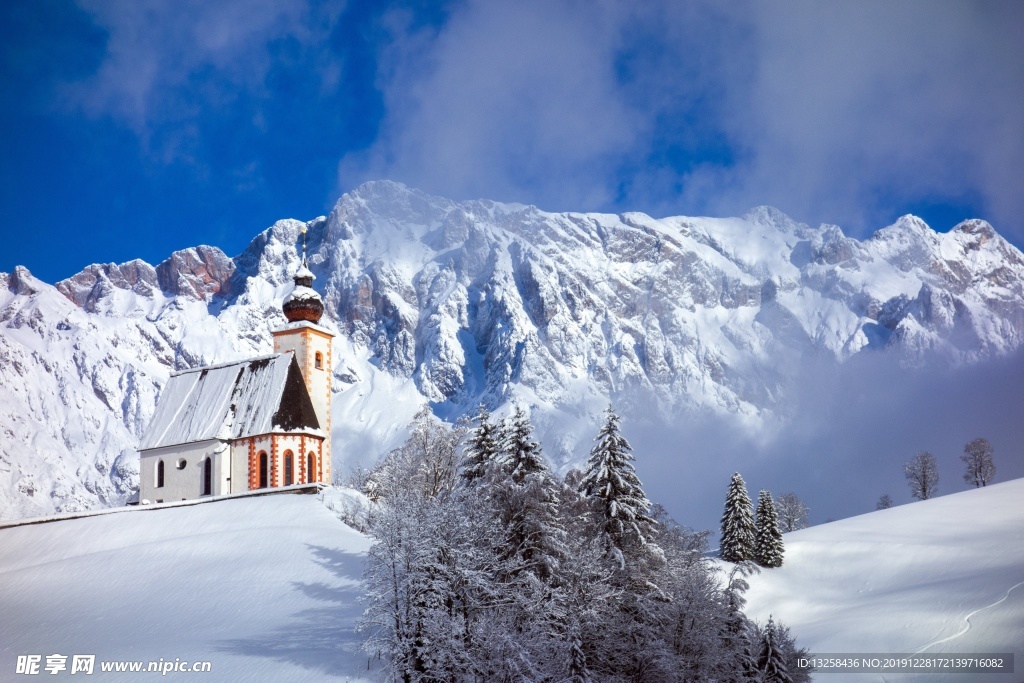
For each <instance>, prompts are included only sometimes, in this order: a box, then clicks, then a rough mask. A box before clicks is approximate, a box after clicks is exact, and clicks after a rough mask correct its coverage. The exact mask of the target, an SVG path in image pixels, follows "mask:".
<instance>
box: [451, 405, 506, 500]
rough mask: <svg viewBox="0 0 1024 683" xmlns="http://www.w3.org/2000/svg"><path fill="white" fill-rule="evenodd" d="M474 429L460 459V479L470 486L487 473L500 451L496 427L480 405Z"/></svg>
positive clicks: (485, 409) (484, 408)
mask: <svg viewBox="0 0 1024 683" xmlns="http://www.w3.org/2000/svg"><path fill="white" fill-rule="evenodd" d="M476 423H477V424H476V427H475V428H474V429H473V430H471V431H470V433H469V436H468V437H467V439H466V449H465V454H464V456H463V459H462V467H461V474H462V479H463V481H464V482H466V483H467V484H471V483H473V482H475V481H476V480H478V479H480V478H481V477H483V476H484V475H485V474H486V473H487V469H488V468H489V467H490V465H491V464H493V463H494V462H495V461H496V459H497V457H498V454H499V451H500V449H501V444H500V442H499V438H500V435H499V434H498V426H497V425H496V424H494V423H493V422H491V414H490V413H489V412H487V408H486V407H484V405H483V404H482V403H481V404H480V412H479V413H478V414H477V417H476Z"/></svg>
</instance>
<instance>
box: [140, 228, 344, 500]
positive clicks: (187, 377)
mask: <svg viewBox="0 0 1024 683" xmlns="http://www.w3.org/2000/svg"><path fill="white" fill-rule="evenodd" d="M294 281H295V288H294V289H293V290H292V292H291V293H290V294H289V295H288V296H287V297H286V298H285V301H284V304H283V306H282V309H283V310H284V315H285V318H286V319H287V323H286V324H285V325H284V326H283V327H281V328H279V329H275V330H272V331H271V334H272V335H273V337H274V353H273V354H271V355H268V356H262V357H259V358H250V359H248V360H243V361H238V362H234V363H222V364H219V365H211V366H209V367H204V368H193V369H190V370H185V371H182V372H177V373H174V374H172V375H171V378H170V380H168V382H167V385H166V386H165V387H164V389H163V392H162V393H161V394H160V399H159V401H158V402H157V406H156V411H155V413H154V415H153V419H152V421H151V422H150V424H149V428H148V430H147V432H146V434H145V436H144V437H143V438H142V442H141V443H140V444H139V456H140V468H139V469H140V472H139V479H140V481H139V500H140V502H142V503H143V504H147V503H163V502H171V501H178V500H191V499H195V498H201V497H203V496H219V495H224V494H228V493H238V492H241V491H252V490H255V489H261V488H272V487H280V486H291V485H293V484H311V483H314V482H326V483H329V482H330V481H331V381H332V370H331V368H332V357H331V350H332V340H333V337H334V334H333V333H331V332H330V331H328V330H326V329H324V328H323V327H320V325H319V324H318V323H319V322H320V318H321V317H322V316H323V312H324V305H323V300H322V299H321V298H320V295H319V294H317V293H316V291H314V290H313V273H312V272H310V270H309V267H308V266H307V264H306V257H305V245H303V256H302V263H301V265H300V266H299V269H298V270H297V271H296V273H295V277H294Z"/></svg>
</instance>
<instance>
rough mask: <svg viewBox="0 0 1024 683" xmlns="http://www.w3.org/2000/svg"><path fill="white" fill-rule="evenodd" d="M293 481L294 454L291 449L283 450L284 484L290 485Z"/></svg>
mask: <svg viewBox="0 0 1024 683" xmlns="http://www.w3.org/2000/svg"><path fill="white" fill-rule="evenodd" d="M294 483H295V456H294V455H292V452H291V451H285V452H284V485H285V486H291V485H292V484H294Z"/></svg>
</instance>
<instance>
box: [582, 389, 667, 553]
mask: <svg viewBox="0 0 1024 683" xmlns="http://www.w3.org/2000/svg"><path fill="white" fill-rule="evenodd" d="M605 415H606V418H605V423H604V426H603V427H602V428H601V431H600V432H599V433H598V435H597V437H596V438H595V439H594V440H595V441H597V444H596V445H595V446H594V447H593V449H591V451H590V458H589V460H588V461H587V470H586V472H585V473H584V475H583V479H581V480H580V483H579V491H580V493H582V494H583V495H585V496H587V497H588V498H591V499H593V500H594V501H595V503H596V505H595V507H596V510H597V513H596V514H597V517H598V525H599V528H600V530H601V535H602V537H603V538H604V542H605V545H606V549H607V550H608V551H609V552H612V553H613V554H614V555H615V556H616V557H617V558H618V559H619V563H620V565H621V564H622V563H623V562H624V560H623V554H624V553H628V552H629V551H632V550H635V549H638V548H643V547H645V546H646V545H647V543H648V541H649V540H650V538H651V535H652V528H653V526H654V524H655V522H654V520H653V519H652V518H651V517H650V510H651V502H650V501H649V500H647V496H646V495H645V494H644V489H643V484H641V483H640V479H639V478H638V477H637V476H636V470H634V468H633V454H632V452H631V451H632V450H633V449H632V447H631V446H630V445H629V442H628V441H626V439H625V437H623V436H622V434H621V433H620V431H619V416H618V415H616V414H615V412H614V411H613V410H612V408H611V406H609V407H608V410H607V411H606V413H605Z"/></svg>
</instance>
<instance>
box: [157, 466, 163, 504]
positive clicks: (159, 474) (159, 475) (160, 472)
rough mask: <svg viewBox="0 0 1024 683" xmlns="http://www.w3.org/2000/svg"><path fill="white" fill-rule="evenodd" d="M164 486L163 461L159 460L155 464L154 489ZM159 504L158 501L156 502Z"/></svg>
mask: <svg viewBox="0 0 1024 683" xmlns="http://www.w3.org/2000/svg"><path fill="white" fill-rule="evenodd" d="M163 486H164V461H163V460H159V461H157V463H156V487H157V488H158V489H160V488H163ZM158 502H159V501H158Z"/></svg>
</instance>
